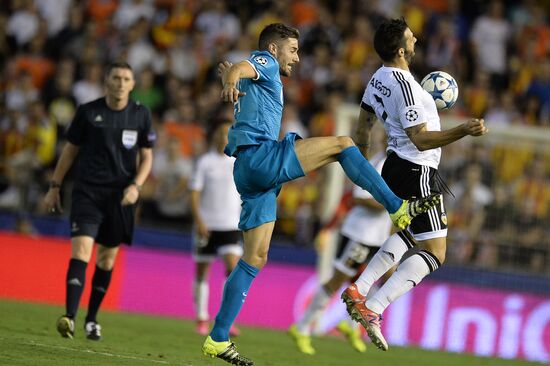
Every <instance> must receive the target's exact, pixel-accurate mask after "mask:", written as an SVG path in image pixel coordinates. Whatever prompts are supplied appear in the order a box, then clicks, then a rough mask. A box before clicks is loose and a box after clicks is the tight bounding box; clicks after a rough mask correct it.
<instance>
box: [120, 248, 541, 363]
mask: <svg viewBox="0 0 550 366" xmlns="http://www.w3.org/2000/svg"><path fill="white" fill-rule="evenodd" d="M125 259H126V271H125V278H124V280H123V286H122V293H121V301H120V307H121V310H128V311H138V312H146V313H154V314H163V315H175V316H182V317H186V318H193V317H194V310H193V299H192V278H193V270H194V265H193V262H192V259H191V257H190V256H189V255H185V254H181V253H170V252H159V251H152V250H150V251H147V250H142V249H140V250H130V251H128V252H127V253H126V258H125ZM224 278H225V274H224V271H223V268H222V267H221V265H220V264H219V263H216V264H215V266H214V268H213V271H212V273H211V279H210V283H211V291H210V313H211V317H213V316H214V315H215V313H216V311H217V306H218V305H219V303H220V297H221V291H222V283H223V280H224ZM316 287H317V278H316V276H315V272H314V269H313V268H312V267H304V266H297V265H286V264H280V263H268V265H267V266H266V268H265V269H264V270H262V271H261V272H260V274H259V276H258V277H257V279H256V281H255V282H254V283H253V285H252V288H251V290H250V291H249V295H248V297H247V299H246V303H245V305H244V307H243V311H242V313H241V314H240V315H239V318H238V322H239V323H240V324H246V325H254V326H263V327H269V328H278V329H285V328H287V327H288V326H289V325H290V324H291V323H292V322H294V321H295V320H296V319H297V318H298V317H299V316H300V315H301V314H302V313H303V310H304V309H305V307H306V306H307V304H308V303H309V301H310V300H311V297H312V295H313V292H314V291H315V289H316ZM384 316H385V321H384V323H383V331H384V334H385V335H386V337H387V339H388V342H389V343H390V344H393V345H402V346H405V345H415V346H419V347H422V348H428V349H434V350H435V349H437V350H446V351H452V352H471V353H475V354H478V355H483V356H497V357H502V358H524V359H529V360H535V361H542V362H549V361H550V298H548V297H542V296H535V295H529V294H524V293H513V292H508V291H501V290H493V289H486V288H477V287H473V286H464V285H457V284H451V283H440V282H434V281H424V283H422V284H421V285H419V286H418V287H416V288H415V289H414V290H413V291H411V292H409V293H407V294H405V295H404V296H403V297H401V298H400V299H399V300H398V301H396V302H395V303H394V304H392V305H391V306H390V307H389V308H388V310H387V311H386V313H385V314H384ZM345 317H346V313H345V309H344V306H343V304H341V302H340V301H339V299H338V298H337V297H335V298H334V299H333V301H332V302H331V304H330V306H329V307H328V309H327V311H326V313H325V316H324V317H323V320H322V321H321V322H320V324H318V325H317V327H316V329H317V332H318V333H324V332H327V331H329V330H330V329H332V328H333V327H334V326H335V325H336V324H337V323H338V321H340V320H341V319H343V318H345Z"/></svg>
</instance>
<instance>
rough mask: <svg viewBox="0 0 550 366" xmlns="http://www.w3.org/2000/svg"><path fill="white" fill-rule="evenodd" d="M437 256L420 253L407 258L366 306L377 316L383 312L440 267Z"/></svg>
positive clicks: (425, 252) (424, 252)
mask: <svg viewBox="0 0 550 366" xmlns="http://www.w3.org/2000/svg"><path fill="white" fill-rule="evenodd" d="M440 265H441V264H440V263H439V260H438V259H437V257H436V256H435V255H433V254H432V253H430V252H427V251H424V250H422V251H420V252H418V253H416V254H415V255H412V256H410V257H409V258H407V259H406V260H405V261H404V262H403V263H401V264H400V265H399V267H397V271H395V273H394V274H393V275H392V276H391V277H390V278H389V279H388V281H386V283H385V284H384V285H383V286H382V287H381V288H380V290H378V291H377V292H376V293H375V294H374V296H372V297H371V298H370V299H368V300H367V302H366V303H365V305H366V306H367V307H368V308H369V309H370V310H372V311H374V312H375V313H377V314H382V312H383V311H384V310H385V309H386V308H387V307H388V305H389V304H391V303H392V302H393V301H395V300H397V299H398V298H399V297H400V296H401V295H403V294H404V293H405V292H407V291H409V290H410V289H412V288H413V287H414V286H416V285H418V284H419V283H420V281H422V279H423V278H424V277H426V276H427V275H429V274H430V273H432V272H433V271H435V270H436V269H438V268H439V267H440Z"/></svg>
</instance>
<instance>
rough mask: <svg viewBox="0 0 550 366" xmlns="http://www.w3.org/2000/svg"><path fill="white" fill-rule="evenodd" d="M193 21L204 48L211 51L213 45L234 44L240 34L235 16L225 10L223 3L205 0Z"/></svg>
mask: <svg viewBox="0 0 550 366" xmlns="http://www.w3.org/2000/svg"><path fill="white" fill-rule="evenodd" d="M203 6H204V7H203V9H201V10H200V11H199V13H198V14H197V18H196V19H195V27H196V30H198V31H200V32H202V33H203V34H204V46H205V48H206V49H207V50H212V49H213V46H214V44H215V43H218V42H220V43H228V44H232V43H234V42H235V41H236V40H237V38H238V37H239V36H240V33H241V24H240V22H239V19H238V18H237V17H236V16H235V14H233V13H231V12H229V11H228V10H227V5H226V2H225V1H217V0H205V1H203Z"/></svg>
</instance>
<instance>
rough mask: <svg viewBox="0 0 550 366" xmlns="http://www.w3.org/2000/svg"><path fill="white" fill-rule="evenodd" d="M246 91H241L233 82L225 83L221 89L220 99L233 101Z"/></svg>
mask: <svg viewBox="0 0 550 366" xmlns="http://www.w3.org/2000/svg"><path fill="white" fill-rule="evenodd" d="M245 95H246V93H243V92H241V91H240V90H239V89H237V86H236V85H235V84H233V83H225V84H224V85H223V89H222V96H221V97H222V100H223V101H224V102H231V103H235V102H237V100H238V99H239V97H242V96H245Z"/></svg>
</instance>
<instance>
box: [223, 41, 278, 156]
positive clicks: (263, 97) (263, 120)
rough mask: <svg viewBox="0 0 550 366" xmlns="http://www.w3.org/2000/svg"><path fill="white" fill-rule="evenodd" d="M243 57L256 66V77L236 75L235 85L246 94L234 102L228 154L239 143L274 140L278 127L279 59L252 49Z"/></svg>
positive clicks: (246, 143)
mask: <svg viewBox="0 0 550 366" xmlns="http://www.w3.org/2000/svg"><path fill="white" fill-rule="evenodd" d="M247 61H248V62H249V63H250V64H251V65H252V67H254V69H255V70H256V78H255V79H240V80H239V83H238V85H237V89H239V91H241V92H244V93H246V95H245V96H242V97H239V99H238V101H237V102H236V103H235V123H234V124H233V126H231V128H230V129H229V136H228V137H229V143H228V144H227V146H226V147H225V153H226V154H227V155H229V156H234V155H235V153H236V151H237V148H239V147H240V146H251V145H259V144H260V143H261V142H262V141H266V140H273V141H278V139H279V131H280V130H281V117H282V114H283V83H282V82H281V75H280V74H279V63H278V62H277V60H276V59H275V58H274V57H273V56H272V55H271V54H270V53H269V52H267V51H254V52H252V54H251V56H250V57H249V58H248V59H247Z"/></svg>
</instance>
